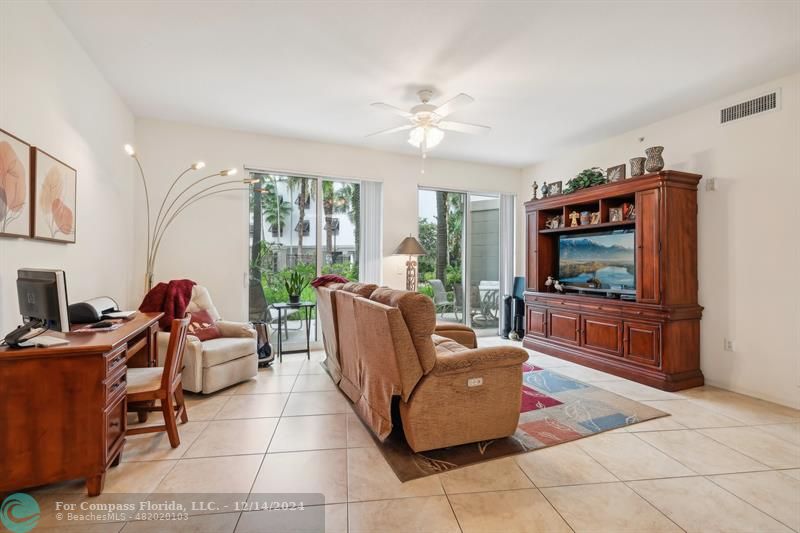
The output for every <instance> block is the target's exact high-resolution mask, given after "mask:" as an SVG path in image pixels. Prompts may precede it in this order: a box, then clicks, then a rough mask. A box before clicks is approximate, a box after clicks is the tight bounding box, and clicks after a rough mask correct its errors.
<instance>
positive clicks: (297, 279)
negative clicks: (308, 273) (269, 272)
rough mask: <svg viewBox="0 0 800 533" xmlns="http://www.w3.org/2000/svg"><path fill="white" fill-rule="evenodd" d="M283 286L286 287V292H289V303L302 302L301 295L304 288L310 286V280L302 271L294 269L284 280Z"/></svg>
mask: <svg viewBox="0 0 800 533" xmlns="http://www.w3.org/2000/svg"><path fill="white" fill-rule="evenodd" d="M283 286H284V287H285V288H286V292H287V293H289V303H290V304H298V303H300V295H301V294H302V292H303V289H305V288H306V287H308V280H307V279H306V278H305V276H303V274H302V273H301V272H299V271H297V270H293V271H292V272H290V273H289V275H288V276H286V278H285V279H284V280H283Z"/></svg>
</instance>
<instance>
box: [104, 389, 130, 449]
mask: <svg viewBox="0 0 800 533" xmlns="http://www.w3.org/2000/svg"><path fill="white" fill-rule="evenodd" d="M125 406H126V402H125V395H124V394H123V395H122V396H120V397H119V398H118V399H117V400H116V401H115V402H114V403H112V404H111V405H110V406H109V407H107V408H106V410H105V412H104V417H103V418H104V421H103V428H104V433H105V443H106V449H105V460H106V461H108V460H109V459H111V455H112V454H113V453H114V450H115V448H116V447H117V445H118V444H119V441H120V439H122V438H124V437H125V429H126V425H127V413H126V412H125Z"/></svg>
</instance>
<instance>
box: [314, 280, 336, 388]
mask: <svg viewBox="0 0 800 533" xmlns="http://www.w3.org/2000/svg"><path fill="white" fill-rule="evenodd" d="M341 288H342V284H341V283H330V284H328V285H322V286H320V287H317V288H316V289H314V290H315V291H316V293H317V319H318V320H319V322H320V325H321V326H322V340H323V344H324V346H325V353H326V354H327V355H328V359H329V360H327V361H326V362H325V364H326V365H327V367H328V371H329V372H330V373H331V375H332V377H333V380H334V381H335V382H336V383H338V382H339V380H340V379H341V375H342V367H341V363H340V361H339V331H338V327H339V325H338V320H339V318H338V314H337V310H336V299H335V297H334V294H335V292H336V291H337V290H338V289H341Z"/></svg>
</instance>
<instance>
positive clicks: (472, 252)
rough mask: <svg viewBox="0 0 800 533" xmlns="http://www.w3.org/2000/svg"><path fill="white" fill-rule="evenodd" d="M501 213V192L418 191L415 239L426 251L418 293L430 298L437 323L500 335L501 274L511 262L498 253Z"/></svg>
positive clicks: (500, 238) (421, 260)
mask: <svg viewBox="0 0 800 533" xmlns="http://www.w3.org/2000/svg"><path fill="white" fill-rule="evenodd" d="M510 206H511V208H512V209H513V203H510ZM502 210H503V207H502V205H501V201H500V195H499V194H484V193H480V194H477V193H468V192H460V191H447V190H435V189H425V188H421V189H420V190H419V239H420V243H421V244H422V246H423V247H424V248H425V250H426V252H427V254H426V255H425V256H422V257H420V258H419V282H420V283H419V287H420V289H419V290H420V292H423V293H425V294H427V295H428V296H430V297H431V298H432V299H433V301H434V304H435V306H436V310H437V317H438V318H439V319H440V320H448V321H454V322H461V323H465V324H468V325H470V326H472V327H473V328H474V329H476V330H477V331H478V332H479V333H484V334H491V335H494V334H495V333H496V332H497V331H498V328H499V325H500V319H501V318H500V317H501V300H502V294H501V287H503V286H505V285H504V283H505V279H504V278H505V277H507V276H506V275H505V274H504V272H505V271H506V270H507V267H508V266H509V265H511V264H512V262H513V257H506V256H504V255H503V254H501V243H502V242H503V240H504V238H506V237H505V236H504V235H503V234H502V232H501V229H500V228H501V220H502Z"/></svg>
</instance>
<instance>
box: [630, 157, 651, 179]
mask: <svg viewBox="0 0 800 533" xmlns="http://www.w3.org/2000/svg"><path fill="white" fill-rule="evenodd" d="M645 161H647V158H646V157H634V158H633V159H631V160H630V163H631V177H632V178H634V177H636V176H641V175H643V174H644V162H645Z"/></svg>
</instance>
